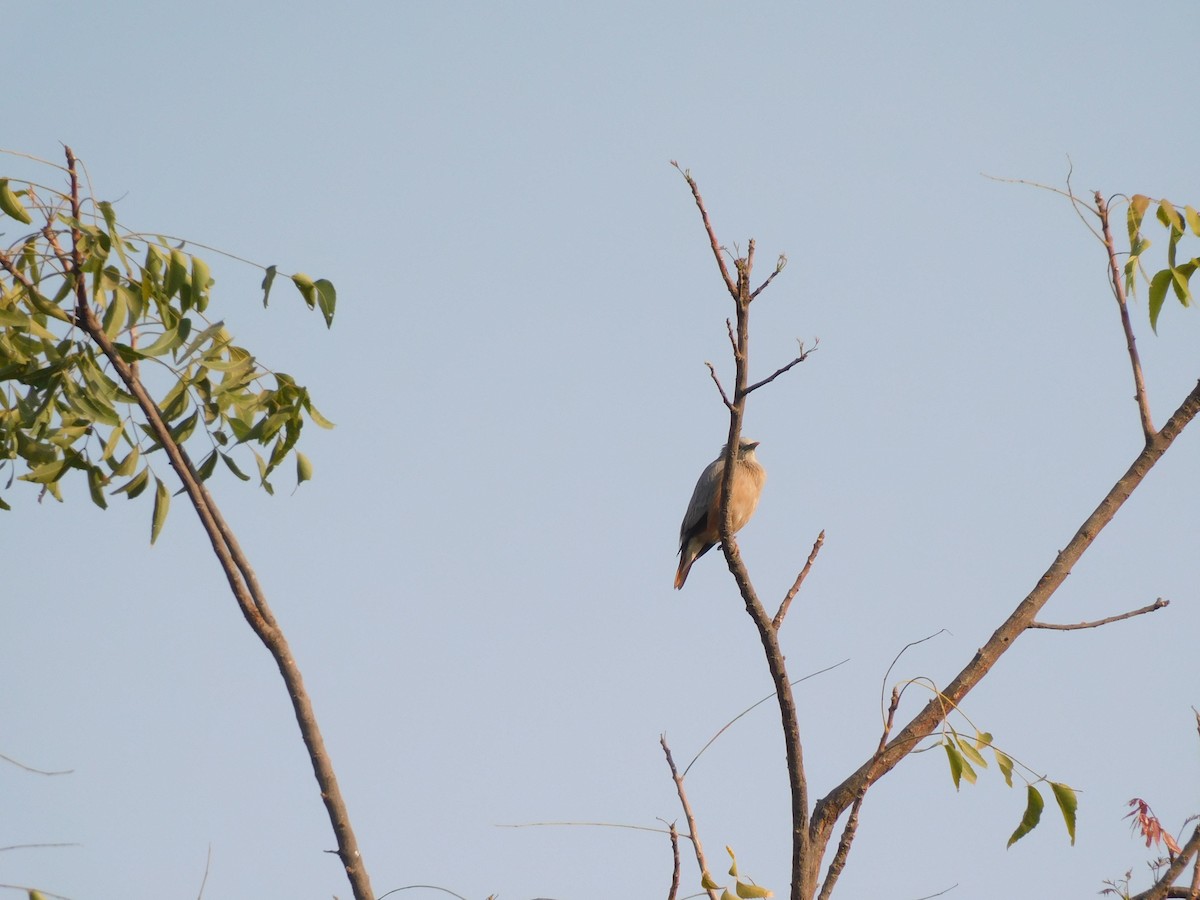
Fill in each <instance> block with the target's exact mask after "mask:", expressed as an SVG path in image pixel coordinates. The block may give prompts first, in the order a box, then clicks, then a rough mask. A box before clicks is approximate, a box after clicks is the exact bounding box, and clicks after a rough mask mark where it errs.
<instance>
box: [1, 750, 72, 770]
mask: <svg viewBox="0 0 1200 900" xmlns="http://www.w3.org/2000/svg"><path fill="white" fill-rule="evenodd" d="M0 759H2V760H4V761H5V762H6V763H8V764H9V765H13V766H16V767H17V768H18V769H24V770H25V771H26V772H32V773H33V774H34V775H70V774H71V773H72V772H74V771H75V770H74V769H61V770H59V771H56V772H47V771H46V770H44V769H35V768H34V767H33V766H27V765H25V763H23V762H18V761H17V760H15V759H13V758H12V757H11V756H5V755H4V754H3V753H0Z"/></svg>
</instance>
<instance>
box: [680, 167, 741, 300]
mask: <svg viewBox="0 0 1200 900" xmlns="http://www.w3.org/2000/svg"><path fill="white" fill-rule="evenodd" d="M671 165H673V166H674V167H675V168H676V169H678V170H679V174H680V175H682V176H683V179H684V181H686V182H687V183H688V187H690V188H691V189H692V197H694V198H695V200H696V206H697V207H698V208H699V210H700V218H701V220H702V221H703V222H704V230H705V231H707V232H708V242H709V243H710V244H711V245H712V252H713V256H715V257H716V258H717V266H719V267H720V269H721V277H722V278H724V279H725V287H727V288H728V289H729V293H730V294H732V295H733V297H734V299H737V295H738V289H737V284H736V283H735V282H734V280H733V278H731V277H730V275H729V269H728V268H727V267H726V265H725V259H724V257H723V256H721V244H720V243H719V242H718V241H717V233H716V232H715V231H713V227H712V222H710V221H709V219H708V210H707V209H705V208H704V198H703V197H701V196H700V188H699V187H697V186H696V182H695V180H694V179H693V178H692V173H691V172H689V171H688V170H687V169H683V168H680V166H679V163H677V162H675V160H671Z"/></svg>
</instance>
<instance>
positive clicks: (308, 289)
mask: <svg viewBox="0 0 1200 900" xmlns="http://www.w3.org/2000/svg"><path fill="white" fill-rule="evenodd" d="M292 284H294V285H296V289H297V290H298V291H300V296H301V297H303V298H304V302H305V303H307V304H308V308H309V309H313V308H314V307H315V306H316V305H317V286H316V285H315V284H313V280H312V279H311V278H309V277H308V276H307V275H305V274H304V273H303V272H297V273H296V274H295V275H293V276H292Z"/></svg>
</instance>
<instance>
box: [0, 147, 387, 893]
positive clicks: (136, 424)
mask: <svg viewBox="0 0 1200 900" xmlns="http://www.w3.org/2000/svg"><path fill="white" fill-rule="evenodd" d="M65 156H66V165H65V166H55V168H57V169H59V170H60V171H61V172H62V173H63V174H64V175H65V177H66V180H67V188H66V190H65V191H61V190H56V189H53V188H45V187H43V186H40V185H36V184H34V183H32V182H24V183H15V182H13V181H12V180H11V179H0V212H3V213H4V214H5V215H6V216H7V217H8V218H9V219H10V220H12V221H15V222H17V223H19V224H21V225H26V226H29V225H33V224H34V215H36V216H37V217H38V218H39V219H40V224H39V225H37V226H36V228H35V230H33V231H30V232H28V233H26V234H24V235H22V236H21V237H20V238H18V239H17V240H16V241H15V242H13V243H11V244H9V245H8V246H7V247H6V248H5V249H3V250H0V270H3V274H4V277H3V278H0V473H2V472H3V471H4V470H5V469H7V470H8V473H9V475H8V479H7V484H6V485H4V488H5V489H9V488H11V487H12V486H13V484H14V481H22V482H28V483H31V484H34V485H38V486H40V489H41V491H42V493H43V494H47V493H48V494H49V495H50V496H52V497H54V498H55V499H57V500H62V496H63V495H62V485H63V484H64V482H65V481H66V479H67V477H68V476H69V475H70V474H71V473H72V472H80V473H82V474H83V475H84V476H85V477H86V481H87V485H88V491H89V494H90V496H91V498H92V501H93V502H94V503H95V504H96V505H97V506H100V507H101V508H106V507H107V505H108V503H107V499H108V498H109V497H112V496H116V495H120V494H124V495H125V496H126V497H127V498H129V499H133V498H135V497H137V496H139V495H140V494H141V493H142V492H143V491H145V490H146V488H147V487H148V486H149V483H150V480H151V479H153V481H154V485H155V491H154V504H153V511H152V515H151V530H150V539H151V543H153V542H154V541H155V540H156V539H157V537H158V536H159V534H160V533H161V531H162V528H163V524H164V523H165V521H166V517H167V512H168V508H169V504H170V498H171V493H172V491H171V489H170V487H169V486H168V481H169V480H170V476H168V475H167V474H166V473H165V472H164V471H162V470H156V469H155V467H154V465H153V460H154V454H156V453H158V452H159V451H161V452H162V453H163V455H164V456H165V457H166V459H167V462H168V464H169V467H170V468H171V469H173V470H174V473H175V478H176V479H177V480H178V482H179V484H180V489H181V490H182V492H183V493H184V494H186V496H187V498H188V501H189V502H190V504H191V506H192V508H193V509H194V510H195V512H196V515H197V516H198V517H199V519H200V523H201V525H202V527H203V528H204V531H205V534H206V535H207V537H208V539H209V542H210V543H211V545H212V549H213V553H214V554H215V555H216V557H217V560H218V562H219V564H220V566H221V569H222V570H223V572H224V573H225V577H226V579H227V581H228V583H229V587H230V590H231V592H232V593H233V596H234V599H235V600H236V601H237V604H238V608H239V609H240V610H241V612H242V615H243V616H244V617H245V619H246V621H247V623H249V625H250V627H251V628H252V629H253V631H254V633H255V634H256V635H257V636H258V638H259V640H260V641H262V643H263V645H264V646H265V647H266V648H267V650H268V652H269V653H270V654H271V656H272V658H273V659H274V660H275V663H276V665H277V666H278V668H279V672H280V675H281V676H282V677H283V681H284V684H285V686H286V689H287V693H288V697H289V699H290V700H291V703H292V707H293V712H294V714H295V717H296V722H297V724H298V725H299V727H300V733H301V737H302V739H303V741H304V745H305V747H306V748H307V751H308V755H309V759H310V761H311V764H312V767H313V774H314V775H315V777H316V780H317V784H318V786H319V788H320V793H321V798H322V800H323V802H324V804H325V807H326V811H327V813H328V815H329V820H330V824H331V825H332V828H333V831H334V835H335V837H336V839H337V846H338V850H337V853H338V856H339V857H340V859H341V862H342V865H343V866H344V868H345V871H346V875H347V877H348V879H349V881H350V884H351V888H352V890H353V893H354V896H355V898H356V900H373V898H374V894H373V892H372V891H371V885H370V879H369V878H368V876H367V871H366V868H365V866H364V864H363V860H362V857H361V854H360V852H359V849H358V844H357V841H356V839H355V835H354V830H353V828H352V827H351V824H350V816H349V812H348V810H347V808H346V803H345V800H344V799H343V797H342V793H341V790H340V788H339V787H338V782H337V777H336V775H335V773H334V769H333V764H332V761H331V760H330V757H329V753H328V751H327V750H326V748H325V744H324V740H323V738H322V736H321V731H320V728H319V727H318V725H317V719H316V714H315V713H314V711H313V707H312V701H311V699H310V698H309V695H308V692H307V691H306V689H305V687H304V681H303V678H302V677H301V673H300V669H299V666H298V665H297V663H296V660H295V658H294V656H293V655H292V651H291V648H290V647H289V645H288V642H287V639H286V637H285V636H284V633H283V631H282V629H281V628H280V625H279V623H278V621H277V620H276V618H275V615H274V613H273V612H272V610H271V607H270V606H269V605H268V603H267V598H266V595H265V593H264V591H263V589H262V586H261V584H260V583H259V581H258V578H257V576H256V574H255V572H254V569H253V568H252V567H251V565H250V562H249V560H248V558H247V557H246V555H245V553H244V552H243V551H242V548H241V546H240V545H239V544H238V541H237V537H236V536H235V535H234V532H233V529H232V528H231V527H230V525H229V523H228V522H227V521H226V520H225V518H224V516H223V515H222V514H221V511H220V509H219V507H218V506H217V504H216V502H215V501H214V499H213V497H212V494H211V493H210V492H209V490H208V487H207V484H206V482H207V481H208V479H209V478H210V477H211V476H212V474H213V472H214V471H215V469H216V466H217V464H218V462H221V463H223V464H224V465H225V466H226V467H227V468H228V469H229V470H230V471H231V472H232V473H233V474H234V475H235V476H237V477H238V478H239V479H241V480H243V481H246V480H249V476H247V475H246V474H245V473H244V472H243V471H242V468H241V467H240V466H239V465H238V462H237V460H236V458H235V454H236V455H242V454H243V453H244V451H249V453H250V455H252V456H253V458H254V460H255V462H256V464H257V468H258V475H259V484H260V486H261V487H262V488H263V489H265V490H267V491H268V492H273V487H272V485H271V482H270V480H269V479H270V477H271V476H272V474H273V473H274V472H275V471H276V470H277V469H278V467H279V466H280V465H281V464H282V463H283V462H285V461H286V460H287V459H288V458H289V457H293V458H294V459H295V464H296V475H297V482H298V483H299V482H303V481H305V480H307V479H308V478H309V477H311V474H312V466H311V464H310V463H309V461H308V459H307V458H306V457H305V456H304V455H303V454H302V453H300V451H299V450H297V449H296V445H297V441H298V440H299V438H300V434H301V431H302V429H303V426H304V424H305V422H306V421H311V422H313V423H315V424H317V425H318V426H320V427H325V428H328V427H332V425H331V423H329V422H328V421H327V420H326V419H325V418H324V417H323V416H322V415H321V414H320V412H318V411H317V409H316V408H315V407H314V406H313V404H312V401H311V399H310V397H309V394H308V390H307V389H306V388H304V387H302V386H301V385H299V384H298V383H297V382H296V381H295V379H293V378H292V377H291V376H289V375H286V374H284V373H281V372H270V371H269V370H267V369H265V368H263V367H262V366H261V365H260V363H259V362H258V361H257V359H256V357H255V356H254V355H253V354H251V353H250V352H249V351H248V350H246V349H245V348H243V347H240V346H238V345H236V344H235V343H234V338H233V336H232V334H231V333H230V332H229V331H228V329H227V328H226V327H225V325H224V323H223V322H222V321H220V320H213V319H212V318H210V317H209V316H208V315H207V310H208V306H209V301H210V299H211V288H212V285H213V279H212V276H211V274H210V270H209V267H208V264H207V263H206V262H205V261H204V260H203V259H202V258H201V257H199V256H197V255H196V254H194V253H192V252H190V251H189V250H188V249H186V246H187V245H186V244H185V243H183V242H180V243H178V244H177V245H173V244H172V242H171V241H169V240H168V239H167V238H165V237H164V236H144V235H141V234H136V233H133V232H130V231H128V230H126V229H124V228H122V227H121V226H120V224H119V223H118V221H117V218H116V212H115V209H114V207H113V205H112V204H111V203H108V202H105V201H97V200H95V199H94V198H93V197H91V196H90V195H89V194H85V192H84V190H83V187H82V184H81V177H80V176H81V165H80V162H79V160H78V159H77V158H76V157H75V154H74V153H73V152H72V151H71V148H69V147H67V148H65ZM46 164H47V165H52V164H50V163H46ZM14 183H15V184H17V188H16V189H15V190H14ZM31 210H32V212H31ZM264 272H265V277H264V278H263V282H262V288H263V302H264V304H265V303H266V302H267V299H268V296H269V293H270V289H271V285H272V281H273V280H274V278H275V272H276V270H275V267H274V266H270V267H265V268H264ZM291 280H292V282H293V283H294V285H295V286H296V288H297V289H298V290H299V292H300V294H301V296H302V297H303V298H304V300H305V302H306V303H307V304H308V306H309V308H311V309H316V308H319V309H320V311H321V313H322V314H323V316H324V319H325V322H326V325H327V326H328V325H331V324H332V321H333V315H334V311H335V308H336V302H337V293H336V291H335V289H334V287H333V285H332V284H331V283H330V282H329V281H327V280H325V279H320V280H317V281H314V280H312V279H311V278H309V277H308V276H306V275H303V274H299V273H298V274H296V275H293V276H292V279H291ZM146 370H149V372H148V374H149V377H146V375H147V371H146ZM201 442H203V443H202V446H203V448H204V452H205V455H204V456H203V459H202V460H201V462H200V463H199V464H198V465H197V464H195V463H194V462H193V459H192V452H191V450H189V447H194V446H195V445H196V444H198V443H201ZM0 509H5V510H8V509H11V506H10V504H9V503H8V502H7V501H6V500H5V498H4V497H3V496H0Z"/></svg>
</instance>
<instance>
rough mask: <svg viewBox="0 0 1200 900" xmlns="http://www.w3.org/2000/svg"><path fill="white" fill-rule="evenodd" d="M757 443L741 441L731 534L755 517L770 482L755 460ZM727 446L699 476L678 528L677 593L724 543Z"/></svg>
mask: <svg viewBox="0 0 1200 900" xmlns="http://www.w3.org/2000/svg"><path fill="white" fill-rule="evenodd" d="M758 443H759V442H758V441H751V440H748V439H746V438H742V439H741V440H740V441H738V449H737V454H736V456H735V458H734V462H733V465H734V469H733V484H732V485H731V491H730V497H729V512H730V516H731V518H732V519H733V523H732V529H731V531H730V533H731V534H736V533H737V532H738V531H740V530H741V528H742V526H744V525H745V524H746V523H747V522H749V521H750V517H751V516H752V515H754V508H755V507H756V506H758V497H759V495H760V494H761V493H762V489H763V483H764V482H765V481H766V480H767V471H766V469H764V468H763V467H762V465H761V464H760V463H759V461H758V460H757V459H756V458H755V457H754V448H755V447H757V446H758ZM728 446H729V445H728V444H726V445H725V447H724V448H722V449H721V455H720V456H718V457H717V458H716V459H714V460H713V461H712V462H710V463H709V464H708V466H707V467H706V468H705V470H704V471H703V472H701V473H700V480H699V481H697V482H696V489H695V490H694V491H692V501H691V502H690V503H689V504H688V508H687V512H686V513H684V515H683V524H682V525H680V526H679V568H678V569H676V571H675V590H679V589H680V588H682V587H683V583H684V582H685V581H687V577H688V572H689V571H691V568H692V563H694V562H695V561H696V560H698V559H699V558H700V557H702V556H703V555H704V554H705V553H707V552H708V551H709V550H711V549H712V548H713V547H715V546H716V545H717V544H718V543H720V541H721V523H720V515H721V477H722V475H723V474H724V472H725V451H726V449H728Z"/></svg>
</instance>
